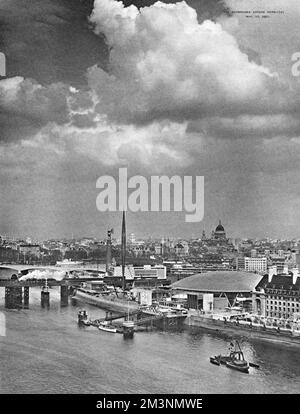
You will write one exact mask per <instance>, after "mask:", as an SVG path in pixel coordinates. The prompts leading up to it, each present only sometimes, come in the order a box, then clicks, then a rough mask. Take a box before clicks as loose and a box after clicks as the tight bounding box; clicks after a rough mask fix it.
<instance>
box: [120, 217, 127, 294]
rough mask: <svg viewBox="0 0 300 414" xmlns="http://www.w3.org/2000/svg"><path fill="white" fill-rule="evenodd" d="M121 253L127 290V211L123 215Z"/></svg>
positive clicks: (123, 278) (123, 277) (123, 276)
mask: <svg viewBox="0 0 300 414" xmlns="http://www.w3.org/2000/svg"><path fill="white" fill-rule="evenodd" d="M121 254H122V280H123V290H125V263H126V223H125V211H123V217H122V245H121Z"/></svg>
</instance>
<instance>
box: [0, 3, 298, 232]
mask: <svg viewBox="0 0 300 414" xmlns="http://www.w3.org/2000/svg"><path fill="white" fill-rule="evenodd" d="M262 5H264V6H263V7H262ZM257 9H258V10H262V9H264V10H272V11H282V12H283V13H273V14H269V17H268V18H260V19H258V18H247V17H245V14H243V13H235V12H236V11H241V10H250V11H251V10H257ZM299 38H300V3H299V1H298V0H289V1H288V2H287V1H286V0H264V1H262V0H243V1H242V0H224V1H218V0H187V1H186V2H178V3H175V2H173V1H171V0H168V1H164V2H157V3H155V1H152V0H144V1H142V0H135V1H129V0H126V1H125V0H124V1H123V2H121V1H116V0H94V1H93V0H42V1H40V0H0V51H1V52H4V53H5V55H6V57H7V77H6V78H0V165H1V169H0V191H1V193H0V194H1V196H0V234H1V233H2V234H10V235H15V236H16V235H19V236H21V235H28V236H31V237H34V238H48V237H63V236H66V237H68V236H70V235H71V234H72V233H74V235H76V236H81V235H91V236H96V237H103V236H104V234H105V231H106V229H107V228H108V227H109V226H113V227H115V228H116V231H118V229H119V227H120V214H119V213H108V212H106V213H100V212H99V211H97V208H96V197H97V195H98V193H99V190H97V188H96V181H97V178H98V177H100V176H102V175H112V176H117V173H118V169H119V167H128V171H129V175H135V174H140V175H143V176H145V177H150V176H151V175H169V176H172V175H180V176H182V177H183V176H184V175H192V176H196V175H198V176H204V179H205V203H204V205H205V213H204V220H203V221H202V222H200V223H193V224H190V223H185V220H184V213H172V212H170V213H166V212H165V213H142V212H140V213H128V232H134V233H136V234H137V235H138V236H156V237H157V236H163V235H164V236H167V235H170V236H177V237H178V236H192V235H194V236H197V235H200V234H201V232H202V229H203V228H205V229H206V230H207V232H210V231H211V230H212V228H214V227H215V226H216V224H217V223H218V220H219V218H220V219H222V222H223V224H224V226H225V228H226V230H227V233H228V235H229V236H231V237H264V236H269V237H281V238H285V237H299V222H300V186H299V178H300V163H299V159H300V118H299V111H300V105H299V103H300V102H299V101H300V90H299V89H300V77H295V76H293V75H292V72H291V67H292V61H291V56H292V54H293V53H295V52H300V50H299V41H298V40H299Z"/></svg>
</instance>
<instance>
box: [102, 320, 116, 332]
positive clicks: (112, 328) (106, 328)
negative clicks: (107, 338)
mask: <svg viewBox="0 0 300 414" xmlns="http://www.w3.org/2000/svg"><path fill="white" fill-rule="evenodd" d="M98 329H100V331H106V332H111V333H116V332H117V328H116V327H115V326H113V325H111V324H109V323H108V321H104V322H100V324H99V326H98Z"/></svg>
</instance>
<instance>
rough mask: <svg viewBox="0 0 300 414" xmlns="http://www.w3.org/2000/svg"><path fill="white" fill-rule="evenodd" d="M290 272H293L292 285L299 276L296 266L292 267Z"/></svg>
mask: <svg viewBox="0 0 300 414" xmlns="http://www.w3.org/2000/svg"><path fill="white" fill-rule="evenodd" d="M292 273H293V285H295V284H296V282H297V278H298V276H299V270H298V267H294V269H292Z"/></svg>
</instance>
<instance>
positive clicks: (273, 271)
mask: <svg viewBox="0 0 300 414" xmlns="http://www.w3.org/2000/svg"><path fill="white" fill-rule="evenodd" d="M274 275H277V266H270V267H269V274H268V282H269V283H271V282H272V278H273V276H274Z"/></svg>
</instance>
